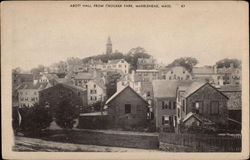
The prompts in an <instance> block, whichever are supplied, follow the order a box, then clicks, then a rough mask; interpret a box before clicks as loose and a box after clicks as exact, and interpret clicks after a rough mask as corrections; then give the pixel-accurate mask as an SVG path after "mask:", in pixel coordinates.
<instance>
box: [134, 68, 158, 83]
mask: <svg viewBox="0 0 250 160" xmlns="http://www.w3.org/2000/svg"><path fill="white" fill-rule="evenodd" d="M135 75H136V77H137V78H138V81H140V82H152V81H153V80H157V79H159V70H141V69H140V70H139V69H137V70H136V72H135Z"/></svg>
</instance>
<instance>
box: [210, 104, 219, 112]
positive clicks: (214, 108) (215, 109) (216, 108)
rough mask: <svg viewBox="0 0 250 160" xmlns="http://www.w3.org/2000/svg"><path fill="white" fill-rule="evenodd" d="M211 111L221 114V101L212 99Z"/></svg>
mask: <svg viewBox="0 0 250 160" xmlns="http://www.w3.org/2000/svg"><path fill="white" fill-rule="evenodd" d="M210 113H211V114H215V115H216V114H219V102H218V101H211V104H210Z"/></svg>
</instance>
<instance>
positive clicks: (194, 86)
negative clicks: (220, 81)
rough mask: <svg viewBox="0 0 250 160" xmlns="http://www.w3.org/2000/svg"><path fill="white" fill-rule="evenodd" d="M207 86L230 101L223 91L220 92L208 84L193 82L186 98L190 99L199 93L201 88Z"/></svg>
mask: <svg viewBox="0 0 250 160" xmlns="http://www.w3.org/2000/svg"><path fill="white" fill-rule="evenodd" d="M205 85H209V86H210V87H212V88H213V89H215V90H216V91H217V92H218V93H220V94H221V95H222V96H224V97H225V98H227V99H228V97H227V96H226V95H225V94H223V93H222V92H221V91H219V90H218V89H216V88H215V87H214V86H212V85H211V84H210V83H208V82H193V83H192V84H191V85H190V87H188V89H187V90H186V91H185V94H184V97H185V98H188V97H189V96H191V95H192V94H194V93H195V92H196V91H198V90H199V89H200V88H202V87H203V86H205Z"/></svg>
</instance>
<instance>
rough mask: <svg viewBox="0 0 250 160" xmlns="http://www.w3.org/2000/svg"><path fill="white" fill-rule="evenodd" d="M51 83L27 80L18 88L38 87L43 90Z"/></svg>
mask: <svg viewBox="0 0 250 160" xmlns="http://www.w3.org/2000/svg"><path fill="white" fill-rule="evenodd" d="M48 85H49V83H36V84H34V83H33V82H25V83H23V84H21V85H20V86H19V87H18V88H17V89H18V90H20V89H38V90H42V89H45V88H46V87H47V86H48Z"/></svg>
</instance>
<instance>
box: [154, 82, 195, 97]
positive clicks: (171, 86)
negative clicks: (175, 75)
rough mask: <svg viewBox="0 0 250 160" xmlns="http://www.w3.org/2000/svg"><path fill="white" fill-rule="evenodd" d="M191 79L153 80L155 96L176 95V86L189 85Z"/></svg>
mask: <svg viewBox="0 0 250 160" xmlns="http://www.w3.org/2000/svg"><path fill="white" fill-rule="evenodd" d="M192 82H193V81H191V80H184V81H178V80H154V81H153V82H152V83H153V92H154V97H155V98H164V97H176V90H177V87H178V86H186V85H190V84H191V83H192Z"/></svg>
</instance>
